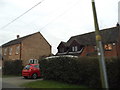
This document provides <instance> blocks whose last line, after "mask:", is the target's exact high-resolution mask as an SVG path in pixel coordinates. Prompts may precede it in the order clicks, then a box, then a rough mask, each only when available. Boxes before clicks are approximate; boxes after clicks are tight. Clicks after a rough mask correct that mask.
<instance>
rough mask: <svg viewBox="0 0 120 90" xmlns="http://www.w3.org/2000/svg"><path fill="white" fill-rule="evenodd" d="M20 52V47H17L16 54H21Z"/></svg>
mask: <svg viewBox="0 0 120 90" xmlns="http://www.w3.org/2000/svg"><path fill="white" fill-rule="evenodd" d="M19 52H20V46H17V47H16V54H19Z"/></svg>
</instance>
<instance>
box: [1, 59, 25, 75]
mask: <svg viewBox="0 0 120 90" xmlns="http://www.w3.org/2000/svg"><path fill="white" fill-rule="evenodd" d="M22 69H23V66H22V60H11V61H10V60H8V61H4V65H3V75H21V71H22Z"/></svg>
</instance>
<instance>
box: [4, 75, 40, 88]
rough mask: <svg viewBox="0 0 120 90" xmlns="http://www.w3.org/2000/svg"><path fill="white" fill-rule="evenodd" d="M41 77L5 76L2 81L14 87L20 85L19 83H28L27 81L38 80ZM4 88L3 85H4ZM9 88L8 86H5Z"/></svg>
mask: <svg viewBox="0 0 120 90" xmlns="http://www.w3.org/2000/svg"><path fill="white" fill-rule="evenodd" d="M40 80H42V79H39V78H38V79H24V78H23V77H7V78H2V82H3V83H7V84H11V85H14V86H15V88H16V87H20V85H21V84H24V83H28V82H34V81H40ZM4 88H5V85H4ZM7 88H9V87H7Z"/></svg>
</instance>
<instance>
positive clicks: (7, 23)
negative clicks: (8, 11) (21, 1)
mask: <svg viewBox="0 0 120 90" xmlns="http://www.w3.org/2000/svg"><path fill="white" fill-rule="evenodd" d="M43 1H44V0H42V1H40V2H38V3H37V4H35V5H34V6H33V7H31V8H30V9H28V10H27V11H25V12H24V13H22V14H21V15H20V16H18V17H16V18H15V19H13V20H12V21H11V22H9V23H7V24H6V25H4V26H2V27H1V28H0V29H4V28H6V27H7V26H9V25H10V24H12V23H13V22H15V21H16V20H18V19H19V18H21V17H22V16H24V15H25V14H26V13H28V12H29V11H31V10H32V9H33V8H35V7H36V6H38V5H39V4H41V3H42V2H43Z"/></svg>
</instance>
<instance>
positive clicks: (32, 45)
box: [2, 32, 51, 65]
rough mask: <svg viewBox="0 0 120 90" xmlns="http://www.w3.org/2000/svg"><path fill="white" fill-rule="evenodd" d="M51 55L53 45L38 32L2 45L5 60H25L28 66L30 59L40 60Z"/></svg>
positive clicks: (24, 62)
mask: <svg viewBox="0 0 120 90" xmlns="http://www.w3.org/2000/svg"><path fill="white" fill-rule="evenodd" d="M49 55H51V45H50V44H49V43H48V42H47V40H46V39H45V38H44V37H43V36H42V34H41V33H40V32H36V33H33V34H30V35H27V36H24V37H21V38H20V37H19V35H17V39H15V40H12V41H9V42H7V43H5V44H3V45H2V56H3V60H23V64H24V65H25V64H27V63H28V60H29V59H39V58H40V57H42V56H49Z"/></svg>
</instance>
